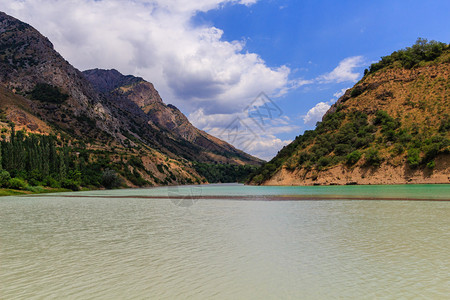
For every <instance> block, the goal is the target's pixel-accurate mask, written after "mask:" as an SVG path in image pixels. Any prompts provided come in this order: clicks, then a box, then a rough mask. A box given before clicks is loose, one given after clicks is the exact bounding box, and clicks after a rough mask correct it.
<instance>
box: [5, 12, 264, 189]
mask: <svg viewBox="0 0 450 300" xmlns="http://www.w3.org/2000/svg"><path fill="white" fill-rule="evenodd" d="M0 113H1V116H2V117H1V120H0V129H1V130H2V133H3V134H4V135H5V136H4V137H3V138H4V139H5V138H7V135H8V133H10V132H11V131H12V126H11V122H13V123H14V124H15V129H16V130H24V131H25V132H28V133H38V134H53V135H56V136H58V137H59V138H60V139H61V140H62V142H64V143H65V145H66V146H68V147H73V145H87V149H85V148H83V149H82V150H83V151H88V152H89V151H90V152H92V153H91V154H90V155H91V156H90V158H89V161H90V160H94V161H95V160H96V159H97V158H98V157H100V156H99V155H98V154H97V153H96V152H95V151H97V152H109V153H111V154H120V161H124V160H125V161H126V160H127V159H128V160H130V161H134V162H135V161H136V160H133V159H132V157H139V161H141V160H142V163H139V164H136V163H134V165H129V166H128V169H126V168H125V167H124V169H123V173H124V174H131V173H130V172H133V174H135V175H136V176H138V177H139V176H142V177H143V178H145V179H146V180H147V181H148V182H149V183H150V184H161V183H165V184H175V183H193V182H200V181H204V178H203V177H202V175H201V174H198V173H197V172H196V171H195V169H194V168H193V163H194V162H205V163H211V164H220V163H231V164H252V165H259V164H260V163H261V161H260V160H259V159H257V158H254V157H252V156H250V155H248V154H246V153H244V152H242V151H239V150H237V149H235V148H234V147H233V146H231V145H229V144H227V143H225V142H224V141H221V140H218V139H216V138H214V137H212V136H210V135H208V134H206V133H205V132H202V131H200V130H198V129H197V128H195V127H194V126H192V124H190V122H189V121H188V119H187V118H186V117H185V116H184V115H183V114H182V113H181V112H180V111H179V110H178V109H177V108H176V107H174V106H171V105H166V104H164V102H163V101H162V99H161V97H160V96H159V94H158V92H157V90H156V89H155V88H154V86H153V85H152V84H151V83H149V82H147V81H145V80H144V79H142V78H139V77H134V76H131V75H128V76H124V75H122V74H120V73H119V72H118V71H116V70H99V69H94V70H89V71H85V72H84V73H82V72H80V71H79V70H77V69H76V68H74V67H73V66H72V65H70V63H69V62H67V61H66V60H65V59H64V58H63V57H62V56H61V55H60V54H59V53H58V52H56V51H55V50H54V48H53V45H52V43H51V42H50V41H49V40H48V39H47V38H46V37H44V36H42V35H41V34H40V33H39V32H38V31H37V30H36V29H34V28H33V27H31V26H29V25H28V24H25V23H23V22H21V21H19V20H17V19H15V18H13V17H11V16H8V15H6V14H4V13H2V12H0ZM10 127H11V128H10ZM83 147H85V146H83ZM116 156H117V157H116V158H114V159H115V160H117V159H119V156H118V155H116ZM108 157H110V158H111V155H110V154H108ZM114 159H112V158H111V162H113V163H114V162H115V161H114ZM136 168H140V169H139V170H138V169H136ZM135 171H136V172H137V173H136V172H135ZM133 176H134V175H133ZM130 177H131V175H130Z"/></svg>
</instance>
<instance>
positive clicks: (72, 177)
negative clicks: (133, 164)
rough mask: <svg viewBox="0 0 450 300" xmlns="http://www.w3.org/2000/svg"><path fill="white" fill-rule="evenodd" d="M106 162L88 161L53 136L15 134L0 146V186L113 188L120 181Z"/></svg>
mask: <svg viewBox="0 0 450 300" xmlns="http://www.w3.org/2000/svg"><path fill="white" fill-rule="evenodd" d="M108 164H109V161H101V160H96V161H95V162H92V161H89V155H88V154H87V152H86V151H84V152H82V153H80V152H76V151H75V150H74V148H73V147H69V146H67V145H63V143H62V142H61V141H60V140H58V138H57V137H56V136H52V135H48V136H47V135H37V134H29V135H27V134H25V132H23V131H18V132H15V130H14V126H12V127H11V135H10V138H9V140H6V139H3V141H1V143H0V187H3V188H14V189H25V188H27V187H32V186H48V187H52V188H66V189H72V190H78V189H79V188H80V186H97V187H98V186H101V185H103V186H105V187H108V188H109V187H116V186H119V185H120V180H119V178H118V176H117V174H116V172H115V171H114V170H109V169H108V168H107V167H108Z"/></svg>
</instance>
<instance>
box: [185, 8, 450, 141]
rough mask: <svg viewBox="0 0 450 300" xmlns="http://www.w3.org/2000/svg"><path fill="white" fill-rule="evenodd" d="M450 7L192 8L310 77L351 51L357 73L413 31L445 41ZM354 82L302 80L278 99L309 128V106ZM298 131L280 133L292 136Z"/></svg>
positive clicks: (199, 18)
mask: <svg viewBox="0 0 450 300" xmlns="http://www.w3.org/2000/svg"><path fill="white" fill-rule="evenodd" d="M449 12H450V1H392V0H391V1H313V0H311V1H293V0H291V1H281V0H279V1H278V0H273V1H260V2H258V3H256V4H254V5H252V6H250V7H247V6H244V5H231V4H227V5H224V6H223V7H222V8H220V9H216V10H212V11H209V12H205V13H199V14H197V15H196V16H195V17H194V18H193V20H192V22H193V23H194V24H210V25H213V26H216V27H218V28H221V29H223V30H224V35H223V39H225V40H228V41H233V40H245V41H246V47H245V50H247V51H249V52H255V53H258V54H260V55H261V57H262V58H263V59H264V60H265V61H266V63H267V65H268V66H272V67H275V66H279V65H287V66H288V67H290V68H291V69H292V70H294V72H292V74H291V76H292V77H300V78H304V79H312V78H316V77H318V76H320V75H321V74H324V73H327V72H329V71H330V70H332V69H333V68H335V67H336V66H337V65H338V63H339V62H340V61H342V60H343V59H345V58H347V57H353V56H362V57H363V60H362V62H361V64H360V65H359V67H356V68H354V72H357V73H360V75H362V72H363V70H364V69H365V68H367V67H368V66H369V65H370V63H371V62H373V61H377V60H378V59H379V58H380V57H381V56H384V55H387V54H390V53H391V52H393V51H395V50H398V49H402V48H405V47H407V46H410V45H412V44H413V43H414V42H415V40H416V39H417V38H418V37H424V38H427V39H429V40H433V39H434V40H438V41H443V42H448V41H449V40H450V21H449V19H450V18H449V17H448V16H449ZM360 77H361V76H359V78H360ZM359 78H358V79H359ZM353 84H354V82H353V81H352V80H348V81H344V82H341V83H334V82H330V83H327V84H311V85H305V86H304V87H301V88H298V89H295V90H292V91H290V92H289V93H287V94H286V95H284V96H282V97H280V98H277V99H275V100H276V102H277V104H278V105H279V106H280V107H281V108H282V110H283V112H284V113H285V114H286V115H287V116H289V118H290V119H291V120H292V121H293V122H294V123H297V124H298V125H299V126H300V127H301V129H300V132H302V131H303V130H305V129H311V128H314V125H313V123H310V124H304V122H302V120H303V118H304V116H305V114H306V113H307V112H308V110H309V109H311V108H312V107H314V106H315V105H316V104H317V103H318V102H321V101H322V102H328V103H332V102H333V100H331V99H333V98H334V99H336V97H333V94H335V93H336V92H338V91H340V90H341V89H344V88H348V87H351V86H353ZM330 101H331V102H330ZM297 134H298V133H297V132H288V133H280V134H278V135H277V136H279V137H281V138H282V139H289V138H290V139H292V138H293V137H295V135H297Z"/></svg>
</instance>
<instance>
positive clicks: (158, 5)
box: [0, 0, 290, 113]
mask: <svg viewBox="0 0 450 300" xmlns="http://www.w3.org/2000/svg"><path fill="white" fill-rule="evenodd" d="M256 1H257V0H199V1H189V0H134V1H122V0H108V1H94V0H83V1H81V0H79V1H69V0H66V1H64V0H0V5H1V7H2V10H4V11H5V12H6V13H9V14H11V15H13V16H15V17H18V18H19V19H21V20H23V21H25V22H28V23H30V24H31V25H33V26H34V27H36V28H37V29H38V30H39V31H41V32H42V33H43V34H44V35H46V36H47V37H49V38H50V40H51V41H52V42H53V43H54V45H55V48H56V50H58V51H59V52H60V53H61V54H62V55H63V56H64V57H65V58H66V59H67V60H69V61H70V62H71V63H72V64H74V65H75V66H76V67H77V68H79V69H82V70H84V69H89V68H95V67H99V68H116V69H118V70H119V71H121V72H122V73H125V74H133V75H137V76H142V77H144V78H145V79H147V80H148V81H151V82H153V83H154V84H155V86H156V87H157V89H158V90H159V92H160V93H161V95H162V97H163V99H164V100H165V101H166V102H168V103H173V104H175V105H177V106H179V107H180V108H182V109H183V110H185V111H193V110H195V109H198V108H200V107H203V108H204V110H205V112H207V113H218V112H221V111H222V110H223V109H227V110H228V113H232V112H233V111H234V112H237V111H239V110H242V109H243V106H244V105H245V103H249V102H250V101H251V100H252V98H253V97H255V96H256V95H257V94H258V93H259V92H261V87H264V91H265V92H266V93H269V94H275V93H278V92H279V91H280V90H283V89H284V88H285V87H286V86H287V85H288V76H289V74H290V69H289V68H288V67H286V66H279V67H275V68H272V67H268V66H267V65H266V63H265V61H264V60H263V59H262V58H261V57H260V56H259V55H258V54H256V53H248V52H247V51H245V49H244V48H245V42H244V41H232V42H229V41H224V40H222V35H223V31H222V30H221V29H219V28H216V27H213V26H206V25H203V26H194V25H192V23H191V18H192V17H193V16H194V15H195V14H196V13H198V12H206V11H209V10H212V9H216V8H220V7H221V6H222V5H225V4H227V3H231V4H235V5H238V4H240V5H252V4H253V3H255V2H256Z"/></svg>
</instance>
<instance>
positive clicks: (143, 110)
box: [83, 69, 260, 165]
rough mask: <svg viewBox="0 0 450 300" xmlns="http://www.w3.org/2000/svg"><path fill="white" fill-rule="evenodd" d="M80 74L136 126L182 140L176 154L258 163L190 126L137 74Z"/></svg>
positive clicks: (198, 158) (201, 158)
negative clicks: (136, 75) (125, 113)
mask: <svg viewBox="0 0 450 300" xmlns="http://www.w3.org/2000/svg"><path fill="white" fill-rule="evenodd" d="M83 74H84V75H85V77H86V78H87V79H88V80H89V81H90V82H91V84H92V85H93V86H94V88H95V89H96V90H97V91H98V92H99V93H101V94H102V96H103V97H104V98H106V99H110V101H111V103H112V105H113V106H115V107H117V108H118V110H119V111H120V114H123V113H124V112H127V113H129V114H130V115H134V116H136V115H139V117H140V118H139V119H138V120H137V121H138V122H139V124H138V125H137V126H138V127H139V128H145V127H148V126H151V127H152V128H153V129H154V130H157V131H159V132H161V133H162V134H167V135H168V136H170V137H171V138H172V139H174V140H177V141H183V143H180V144H178V145H177V147H179V149H178V150H176V153H178V154H179V155H180V156H183V157H185V158H186V159H190V160H195V161H201V162H212V163H217V162H219V163H232V164H238V165H242V164H253V165H257V164H258V163H259V162H260V160H258V159H255V158H254V157H252V156H250V155H248V154H246V153H244V152H242V151H239V150H237V149H236V148H234V147H233V146H231V145H230V144H228V143H226V142H224V141H222V140H220V139H217V138H215V137H213V136H211V135H210V134H208V133H206V132H204V131H202V130H199V129H197V128H196V127H194V126H193V125H192V124H191V123H190V122H189V120H188V119H187V118H186V116H185V115H184V114H183V113H182V112H181V111H180V110H179V109H178V108H176V107H175V106H174V105H171V104H169V105H166V104H165V103H164V102H163V101H162V99H161V97H160V95H159V93H158V91H157V90H156V89H155V88H154V86H153V84H151V83H150V82H147V81H145V80H144V79H142V78H140V77H134V76H132V75H127V76H125V75H122V74H121V73H119V72H118V71H117V70H114V69H113V70H101V69H93V70H87V71H84V72H83ZM127 119H128V120H129V118H127Z"/></svg>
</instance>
